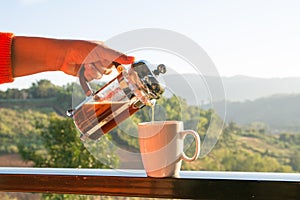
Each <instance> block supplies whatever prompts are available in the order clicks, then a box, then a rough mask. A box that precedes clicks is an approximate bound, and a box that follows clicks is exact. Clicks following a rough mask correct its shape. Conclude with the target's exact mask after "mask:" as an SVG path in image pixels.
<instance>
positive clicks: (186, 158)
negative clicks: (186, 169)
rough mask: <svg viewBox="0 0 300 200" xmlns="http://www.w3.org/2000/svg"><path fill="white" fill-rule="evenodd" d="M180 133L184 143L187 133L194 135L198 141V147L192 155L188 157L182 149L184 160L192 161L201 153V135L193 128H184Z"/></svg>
mask: <svg viewBox="0 0 300 200" xmlns="http://www.w3.org/2000/svg"><path fill="white" fill-rule="evenodd" d="M180 134H181V137H182V140H183V141H182V142H183V143H184V138H185V137H186V136H187V135H192V136H193V137H194V138H195V142H196V149H195V153H194V155H193V156H192V157H188V156H187V155H186V154H185V153H184V151H183V150H182V155H181V158H182V159H183V160H185V161H187V162H192V161H194V160H196V159H197V158H198V157H199V154H200V144H201V141H200V137H199V135H198V133H197V132H196V131H193V130H184V131H181V132H180ZM182 146H183V145H182Z"/></svg>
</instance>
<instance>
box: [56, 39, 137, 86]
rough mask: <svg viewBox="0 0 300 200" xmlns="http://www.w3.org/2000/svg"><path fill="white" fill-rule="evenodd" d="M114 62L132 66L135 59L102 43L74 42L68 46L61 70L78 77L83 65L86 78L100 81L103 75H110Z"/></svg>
mask: <svg viewBox="0 0 300 200" xmlns="http://www.w3.org/2000/svg"><path fill="white" fill-rule="evenodd" d="M113 61H115V62H118V63H120V64H131V63H133V62H134V57H132V56H126V55H124V54H122V53H120V52H118V51H115V50H113V49H110V48H108V47H107V46H105V45H104V44H103V43H102V42H91V41H74V42H73V44H71V45H69V46H68V50H67V53H66V55H65V58H64V62H63V65H62V67H61V68H60V70H61V71H63V72H65V73H67V74H70V75H77V73H78V70H79V68H80V67H81V66H82V65H83V66H84V67H85V73H84V75H85V78H86V80H87V81H90V80H93V79H100V78H101V77H102V76H103V74H106V75H107V74H110V73H111V72H112V67H113V64H112V62H113Z"/></svg>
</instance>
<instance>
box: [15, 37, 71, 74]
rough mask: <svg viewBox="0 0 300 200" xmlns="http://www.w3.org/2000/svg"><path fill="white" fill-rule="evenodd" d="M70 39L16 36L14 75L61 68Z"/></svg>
mask: <svg viewBox="0 0 300 200" xmlns="http://www.w3.org/2000/svg"><path fill="white" fill-rule="evenodd" d="M68 42H69V41H68V40H65V41H63V42H62V41H61V40H57V39H49V38H38V37H23V36H15V37H14V39H13V45H12V68H13V76H14V77H20V76H25V75H30V74H35V73H39V72H44V71H56V70H59V69H60V67H61V66H62V64H63V62H64V56H65V54H66V51H67V50H66V49H67V48H66V46H67V45H68V44H67V43H68Z"/></svg>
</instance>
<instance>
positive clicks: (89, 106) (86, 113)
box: [74, 101, 139, 139]
mask: <svg viewBox="0 0 300 200" xmlns="http://www.w3.org/2000/svg"><path fill="white" fill-rule="evenodd" d="M138 110H139V109H136V108H134V106H133V105H130V104H129V102H108V101H104V102H92V103H86V104H83V105H82V106H81V107H80V108H79V109H78V110H76V112H75V113H74V120H75V124H76V126H77V128H78V129H79V130H80V131H81V132H82V133H84V135H86V136H88V137H89V138H91V139H97V138H99V137H100V136H101V135H103V134H106V133H108V132H109V131H110V130H112V129H113V128H114V127H116V125H117V124H119V123H121V122H122V121H124V120H125V119H127V118H128V117H129V116H130V115H132V114H133V113H135V112H137V111H138Z"/></svg>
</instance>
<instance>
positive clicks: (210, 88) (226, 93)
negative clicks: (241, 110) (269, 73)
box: [162, 74, 300, 105]
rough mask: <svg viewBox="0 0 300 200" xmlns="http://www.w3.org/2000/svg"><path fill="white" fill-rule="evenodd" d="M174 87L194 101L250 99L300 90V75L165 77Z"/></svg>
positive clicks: (168, 86) (178, 93)
mask: <svg viewBox="0 0 300 200" xmlns="http://www.w3.org/2000/svg"><path fill="white" fill-rule="evenodd" d="M162 82H163V83H164V84H166V85H167V92H166V93H168V92H169V91H168V90H171V91H172V92H173V93H175V94H176V95H179V96H182V97H183V98H185V99H186V100H187V101H188V103H190V104H197V105H201V104H203V102H204V103H205V102H211V101H221V100H224V99H225V100H226V101H246V100H254V99H258V98H262V97H267V96H271V95H275V94H293V93H300V77H298V78H297V77H290V78H255V77H247V76H233V77H221V78H218V77H212V76H200V75H196V74H172V75H166V76H164V77H163V81H162Z"/></svg>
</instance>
